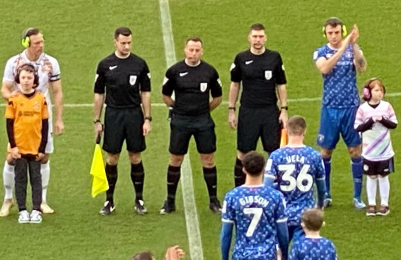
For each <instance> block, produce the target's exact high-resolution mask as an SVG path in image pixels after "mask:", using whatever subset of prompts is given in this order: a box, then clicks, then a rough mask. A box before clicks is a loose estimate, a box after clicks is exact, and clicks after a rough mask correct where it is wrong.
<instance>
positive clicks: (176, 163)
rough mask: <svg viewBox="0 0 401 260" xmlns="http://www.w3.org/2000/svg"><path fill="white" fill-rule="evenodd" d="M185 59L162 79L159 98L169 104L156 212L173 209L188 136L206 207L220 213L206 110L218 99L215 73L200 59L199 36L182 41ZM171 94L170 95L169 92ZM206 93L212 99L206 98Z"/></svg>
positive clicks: (211, 128) (212, 133) (213, 145)
mask: <svg viewBox="0 0 401 260" xmlns="http://www.w3.org/2000/svg"><path fill="white" fill-rule="evenodd" d="M184 52H185V60H183V61H180V62H177V63H176V64H175V65H173V66H171V67H170V68H169V69H168V70H167V72H166V77H165V79H164V83H163V89H162V93H163V102H164V103H165V104H166V105H167V106H168V107H170V108H173V110H172V111H173V112H172V116H171V122H170V128H171V133H170V147H169V151H170V153H171V158H170V165H169V166H168V169H167V200H166V201H165V202H164V205H163V207H162V208H161V210H160V214H168V213H171V212H173V211H175V194H176V191H177V186H178V182H179V180H180V175H181V173H180V171H181V164H182V162H183V160H184V156H185V154H186V153H187V151H188V144H189V140H190V139H191V136H194V138H195V141H196V146H197V149H198V152H199V154H200V158H201V161H202V165H203V175H204V178H205V181H206V185H207V189H208V192H209V198H210V204H209V208H210V210H212V211H213V212H216V213H220V212H221V206H220V202H219V200H218V199H217V194H216V193H217V170H216V166H215V164H214V158H213V153H214V152H215V151H216V135H215V131H214V122H213V119H212V117H211V115H210V112H211V111H212V110H213V109H215V108H216V107H217V106H218V105H219V104H220V103H221V100H222V97H221V96H222V89H221V82H220V79H219V74H218V73H217V71H216V69H215V68H213V67H212V66H211V65H209V64H208V63H206V62H204V61H203V60H200V57H201V56H202V54H203V49H202V40H201V39H200V38H197V37H190V38H188V39H187V40H186V42H185V49H184ZM173 92H174V94H175V98H174V99H172V98H171V96H172V94H173ZM210 95H211V96H212V99H211V101H210Z"/></svg>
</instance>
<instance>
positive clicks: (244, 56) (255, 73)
mask: <svg viewBox="0 0 401 260" xmlns="http://www.w3.org/2000/svg"><path fill="white" fill-rule="evenodd" d="M231 81H232V82H241V81H242V87H243V90H242V95H241V106H244V107H249V108H261V107H265V106H269V105H273V104H274V105H276V104H277V94H276V85H282V84H286V83H287V80H286V78H285V72H284V66H283V61H282V60H281V56H280V54H279V53H278V52H276V51H271V50H268V49H266V51H265V52H264V53H263V54H260V55H255V54H252V53H251V51H250V50H246V51H244V52H240V53H238V54H237V56H236V57H235V60H234V63H233V65H232V66H231Z"/></svg>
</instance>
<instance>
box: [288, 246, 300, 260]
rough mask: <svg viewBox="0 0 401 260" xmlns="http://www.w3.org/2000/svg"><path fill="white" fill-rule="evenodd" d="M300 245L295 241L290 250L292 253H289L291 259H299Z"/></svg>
mask: <svg viewBox="0 0 401 260" xmlns="http://www.w3.org/2000/svg"><path fill="white" fill-rule="evenodd" d="M298 246H299V243H298V242H294V243H293V245H292V247H291V251H290V255H289V260H298V259H299V258H298Z"/></svg>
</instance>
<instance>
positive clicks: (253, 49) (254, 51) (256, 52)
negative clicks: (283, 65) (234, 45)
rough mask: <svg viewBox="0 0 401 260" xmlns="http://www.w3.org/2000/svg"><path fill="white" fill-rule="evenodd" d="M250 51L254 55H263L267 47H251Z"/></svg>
mask: <svg viewBox="0 0 401 260" xmlns="http://www.w3.org/2000/svg"><path fill="white" fill-rule="evenodd" d="M250 51H251V53H252V54H254V55H261V54H263V53H264V52H265V51H266V48H265V47H264V46H263V47H262V48H260V49H255V48H253V47H251V48H250Z"/></svg>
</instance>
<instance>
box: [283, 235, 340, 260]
mask: <svg viewBox="0 0 401 260" xmlns="http://www.w3.org/2000/svg"><path fill="white" fill-rule="evenodd" d="M289 258H290V260H337V252H336V248H335V246H334V244H333V243H332V242H331V241H330V240H328V239H327V238H324V237H317V238H312V237H301V238H300V239H298V240H296V241H295V242H294V243H293V245H292V248H291V251H290V257H289Z"/></svg>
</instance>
